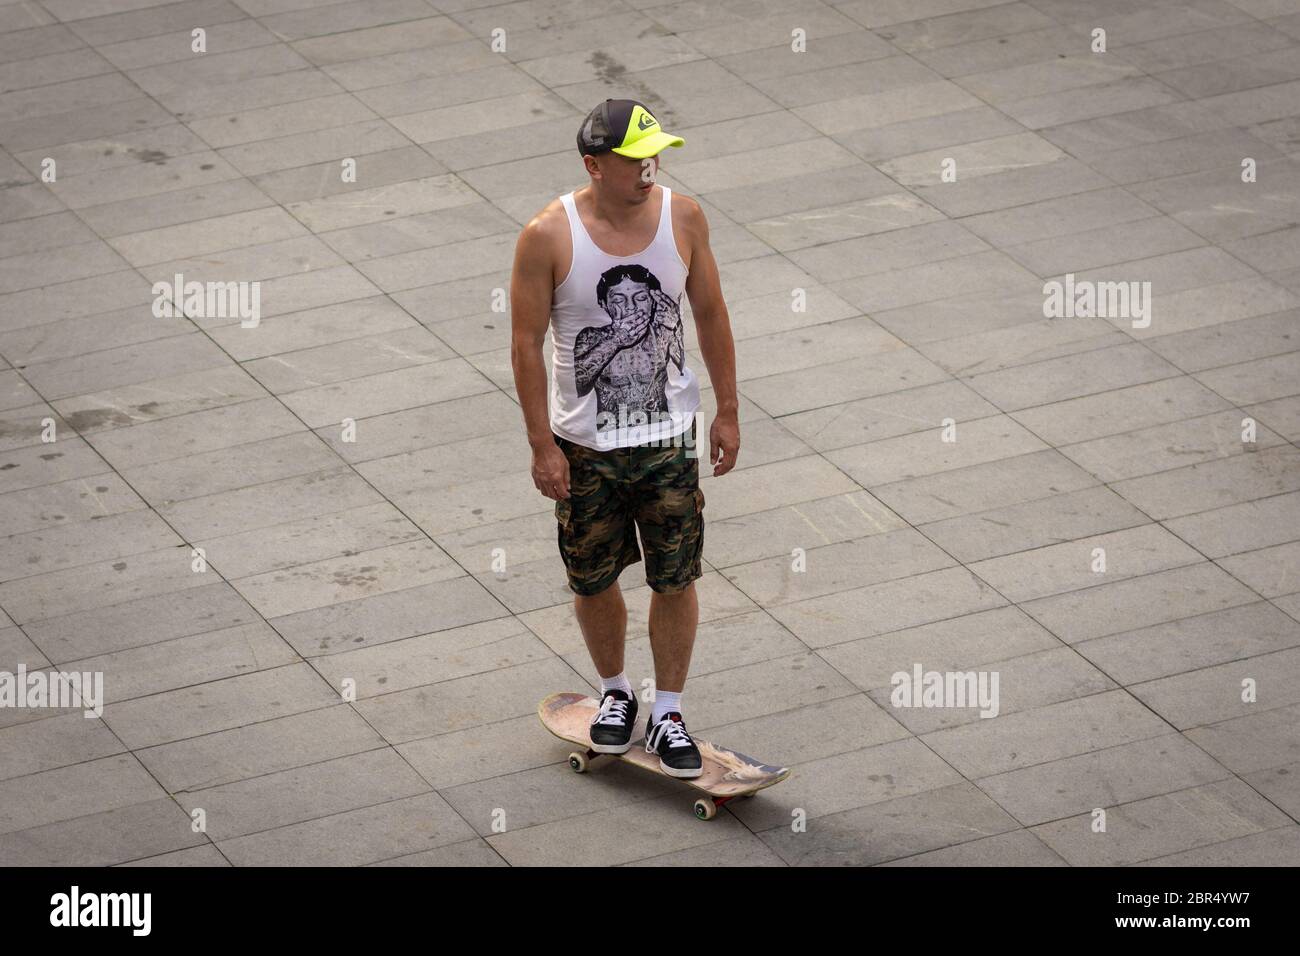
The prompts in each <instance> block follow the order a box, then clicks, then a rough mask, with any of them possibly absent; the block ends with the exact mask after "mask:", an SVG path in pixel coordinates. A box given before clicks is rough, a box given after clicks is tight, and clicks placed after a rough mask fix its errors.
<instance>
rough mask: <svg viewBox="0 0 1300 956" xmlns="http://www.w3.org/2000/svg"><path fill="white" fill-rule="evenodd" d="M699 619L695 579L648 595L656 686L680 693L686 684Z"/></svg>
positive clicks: (659, 688)
mask: <svg viewBox="0 0 1300 956" xmlns="http://www.w3.org/2000/svg"><path fill="white" fill-rule="evenodd" d="M699 622H700V602H699V599H698V598H697V597H696V596H695V582H694V581H692V582H691V583H690V584H688V585H687V586H686V587H685V588H683V589H682V590H680V591H675V592H673V593H672V594H660V593H659V592H657V591H656V592H654V593H653V594H651V595H650V650H651V651H653V652H654V658H655V689H656V690H663V691H668V692H669V693H672V694H680V693H681V692H682V688H683V687H685V686H686V672H687V671H688V670H690V667H691V650H692V649H693V648H694V647H695V629H696V627H697V626H698V625H699ZM620 661H621V656H620ZM614 673H618V672H617V671H615V672H614Z"/></svg>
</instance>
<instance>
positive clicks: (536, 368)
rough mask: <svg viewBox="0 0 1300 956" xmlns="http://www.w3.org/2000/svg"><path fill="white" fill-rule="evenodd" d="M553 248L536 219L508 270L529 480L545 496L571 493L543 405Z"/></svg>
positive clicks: (512, 345) (565, 460)
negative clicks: (529, 456) (528, 448)
mask: <svg viewBox="0 0 1300 956" xmlns="http://www.w3.org/2000/svg"><path fill="white" fill-rule="evenodd" d="M551 255H552V253H551V246H550V243H549V242H548V239H547V236H546V234H545V232H544V231H543V228H542V225H541V223H540V220H539V219H534V220H533V221H532V222H530V223H529V224H528V225H527V226H525V227H524V229H523V231H522V232H521V233H520V234H519V240H518V241H517V242H516V243H515V262H514V268H513V269H512V270H511V273H510V364H511V365H512V366H513V368H514V373H515V393H516V394H517V395H518V396H519V407H520V408H521V409H522V410H523V413H524V427H525V428H526V429H527V432H528V444H530V445H531V446H532V448H533V469H532V470H533V484H534V485H536V486H537V490H538V491H540V492H541V493H542V494H544V495H546V497H548V498H555V499H556V500H559V499H561V498H567V497H569V460H568V458H566V457H565V455H564V451H563V450H562V449H561V448H560V446H559V445H557V444H556V443H555V436H554V434H553V433H552V432H551V422H550V415H549V413H548V411H547V404H546V364H545V360H544V359H543V358H542V343H544V342H545V341H546V329H547V327H548V326H549V325H550V323H551V296H552V292H553V291H554V286H553V280H552V276H551Z"/></svg>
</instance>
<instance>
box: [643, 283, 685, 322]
mask: <svg viewBox="0 0 1300 956" xmlns="http://www.w3.org/2000/svg"><path fill="white" fill-rule="evenodd" d="M650 297H651V299H652V300H653V301H654V312H655V321H656V322H658V323H659V326H660V327H661V328H664V329H668V330H669V331H671V330H672V329H675V328H676V327H677V326H678V324H679V323H680V322H681V321H682V310H681V307H680V306H679V305H678V304H677V303H676V302H674V301H673V300H672V299H670V298H669V297H668V296H667V295H665V294H664V293H663V292H662V291H661V290H659V289H651V290H650Z"/></svg>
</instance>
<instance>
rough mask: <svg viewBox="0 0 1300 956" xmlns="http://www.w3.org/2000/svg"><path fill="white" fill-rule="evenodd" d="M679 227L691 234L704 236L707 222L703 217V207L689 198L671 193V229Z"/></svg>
mask: <svg viewBox="0 0 1300 956" xmlns="http://www.w3.org/2000/svg"><path fill="white" fill-rule="evenodd" d="M679 226H680V227H681V228H683V229H686V230H688V231H689V232H692V233H701V234H704V233H705V230H707V228H708V220H707V219H705V217H704V207H703V206H701V205H700V204H699V202H697V201H696V200H695V199H694V198H692V197H691V196H687V195H684V194H682V193H679V192H677V191H676V190H674V191H673V227H674V228H676V227H679Z"/></svg>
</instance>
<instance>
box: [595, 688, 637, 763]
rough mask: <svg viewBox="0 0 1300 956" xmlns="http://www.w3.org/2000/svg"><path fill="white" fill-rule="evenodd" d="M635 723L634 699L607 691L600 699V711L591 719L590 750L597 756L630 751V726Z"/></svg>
mask: <svg viewBox="0 0 1300 956" xmlns="http://www.w3.org/2000/svg"><path fill="white" fill-rule="evenodd" d="M635 723H636V697H633V696H629V695H628V694H625V693H623V692H622V691H621V690H607V691H605V693H604V695H603V696H602V697H601V698H600V710H598V711H596V715H595V716H594V717H592V718H591V729H590V731H589V733H590V735H591V749H592V750H594V751H596V753H598V754H625V753H627V752H628V751H629V750H631V749H632V726H633V725H634V724H635Z"/></svg>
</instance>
